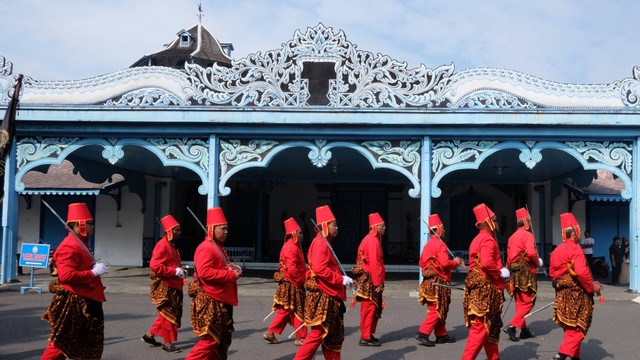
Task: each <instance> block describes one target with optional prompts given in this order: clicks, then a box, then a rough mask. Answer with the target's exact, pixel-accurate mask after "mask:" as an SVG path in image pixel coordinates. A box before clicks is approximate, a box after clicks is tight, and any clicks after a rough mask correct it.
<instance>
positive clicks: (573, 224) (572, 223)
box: [560, 212, 580, 241]
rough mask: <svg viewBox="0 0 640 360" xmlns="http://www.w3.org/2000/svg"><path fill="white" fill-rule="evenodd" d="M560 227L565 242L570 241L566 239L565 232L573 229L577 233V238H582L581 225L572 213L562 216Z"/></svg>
mask: <svg viewBox="0 0 640 360" xmlns="http://www.w3.org/2000/svg"><path fill="white" fill-rule="evenodd" d="M560 227H561V228H562V239H563V240H564V241H566V240H568V239H566V238H565V235H566V232H565V230H567V229H573V231H574V232H575V233H576V236H577V237H578V238H579V237H580V224H578V221H577V220H576V218H575V216H573V214H572V213H570V212H567V213H564V214H560Z"/></svg>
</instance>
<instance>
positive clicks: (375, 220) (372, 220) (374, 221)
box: [369, 213, 384, 236]
mask: <svg viewBox="0 0 640 360" xmlns="http://www.w3.org/2000/svg"><path fill="white" fill-rule="evenodd" d="M381 224H384V220H382V216H380V214H378V213H372V214H369V228H370V229H371V231H372V233H373V235H374V236H377V235H378V228H377V226H378V225H381Z"/></svg>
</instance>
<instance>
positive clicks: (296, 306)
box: [271, 276, 305, 321]
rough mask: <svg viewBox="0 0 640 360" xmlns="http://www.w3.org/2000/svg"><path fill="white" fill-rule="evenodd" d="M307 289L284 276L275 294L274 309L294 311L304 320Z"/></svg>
mask: <svg viewBox="0 0 640 360" xmlns="http://www.w3.org/2000/svg"><path fill="white" fill-rule="evenodd" d="M304 299H305V291H304V289H302V288H299V287H297V286H295V285H293V284H292V283H290V282H289V281H287V280H286V278H284V276H283V279H282V280H281V281H280V282H279V283H278V287H277V288H276V293H275V294H274V295H273V306H272V307H271V308H272V309H273V310H277V309H279V308H282V309H285V310H287V311H291V312H293V314H294V315H295V316H296V317H297V318H298V320H300V321H304Z"/></svg>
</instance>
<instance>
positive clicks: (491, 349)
mask: <svg viewBox="0 0 640 360" xmlns="http://www.w3.org/2000/svg"><path fill="white" fill-rule="evenodd" d="M483 347H484V352H485V354H487V360H498V359H499V358H500V354H499V352H498V344H494V343H490V342H489V335H488V334H487V328H486V327H485V326H484V317H476V318H475V321H474V323H473V325H471V327H470V328H469V336H468V337H467V345H466V346H465V347H464V352H463V353H462V360H473V359H475V358H476V357H477V356H478V354H480V350H482V348H483Z"/></svg>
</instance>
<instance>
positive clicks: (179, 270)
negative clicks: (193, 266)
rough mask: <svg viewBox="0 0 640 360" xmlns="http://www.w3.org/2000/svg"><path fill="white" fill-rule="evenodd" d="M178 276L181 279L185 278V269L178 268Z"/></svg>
mask: <svg viewBox="0 0 640 360" xmlns="http://www.w3.org/2000/svg"><path fill="white" fill-rule="evenodd" d="M176 276H177V277H179V278H181V277H184V269H182V268H179V267H177V268H176Z"/></svg>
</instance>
